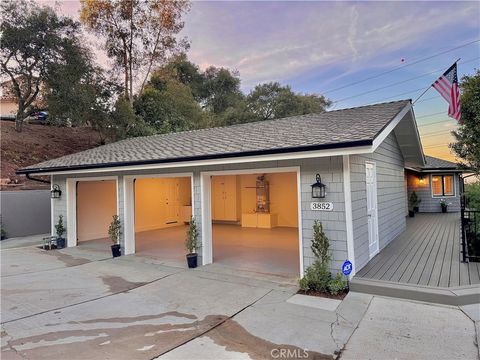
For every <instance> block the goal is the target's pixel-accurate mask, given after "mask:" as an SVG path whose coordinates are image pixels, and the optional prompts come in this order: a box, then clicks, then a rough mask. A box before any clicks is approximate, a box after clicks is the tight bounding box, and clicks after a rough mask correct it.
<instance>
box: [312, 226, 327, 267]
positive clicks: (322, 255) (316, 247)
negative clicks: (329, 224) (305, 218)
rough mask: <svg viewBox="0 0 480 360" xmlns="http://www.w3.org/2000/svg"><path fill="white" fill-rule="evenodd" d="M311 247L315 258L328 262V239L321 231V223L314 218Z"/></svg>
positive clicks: (323, 262) (324, 262)
mask: <svg viewBox="0 0 480 360" xmlns="http://www.w3.org/2000/svg"><path fill="white" fill-rule="evenodd" d="M311 249H312V252H313V254H314V255H315V258H317V259H318V260H319V261H320V262H321V263H322V264H328V263H329V262H330V254H329V250H330V241H329V240H328V237H327V236H326V235H325V233H324V232H323V225H322V223H321V222H320V221H318V220H315V222H314V223H313V240H312V245H311Z"/></svg>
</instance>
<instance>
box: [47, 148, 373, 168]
mask: <svg viewBox="0 0 480 360" xmlns="http://www.w3.org/2000/svg"><path fill="white" fill-rule="evenodd" d="M373 151H374V150H373V148H372V146H370V145H366V146H356V147H347V148H341V149H332V150H331V149H327V150H315V151H302V152H292V153H284V154H272V155H256V156H242V157H233V158H222V159H211V160H198V161H182V162H169V163H159V164H146V165H130V166H129V165H124V166H117V167H111V168H109V167H103V168H98V169H78V170H69V171H52V172H49V171H48V169H46V170H45V172H41V173H40V172H39V173H38V174H43V175H69V174H90V173H106V172H117V171H123V172H127V171H137V170H158V169H172V168H181V167H192V166H208V165H228V164H242V163H257V162H262V161H279V160H292V159H310V158H318V157H329V156H340V155H348V154H368V153H372V152H373Z"/></svg>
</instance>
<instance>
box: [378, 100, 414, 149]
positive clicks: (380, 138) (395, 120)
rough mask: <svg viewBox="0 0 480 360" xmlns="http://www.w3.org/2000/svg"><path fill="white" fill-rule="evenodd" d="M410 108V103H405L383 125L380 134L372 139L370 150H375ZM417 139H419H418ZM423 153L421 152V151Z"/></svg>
mask: <svg viewBox="0 0 480 360" xmlns="http://www.w3.org/2000/svg"><path fill="white" fill-rule="evenodd" d="M411 109H412V104H407V105H405V107H404V108H403V109H402V110H401V111H400V112H399V113H398V114H397V115H396V116H395V117H394V118H393V120H392V121H390V123H389V124H388V125H387V126H385V128H384V129H383V130H382V132H381V133H380V134H378V135H377V137H376V138H375V139H374V140H373V145H372V152H374V151H375V150H377V148H378V147H379V146H380V144H381V143H382V142H383V141H384V140H385V139H386V138H387V136H388V135H389V134H390V133H391V132H392V131H393V129H395V127H396V126H397V125H398V123H399V122H400V121H401V120H402V119H403V118H404V116H405V115H406V114H407V113H408V112H409V111H410V110H411ZM418 141H420V140H419V139H418ZM422 154H423V153H422Z"/></svg>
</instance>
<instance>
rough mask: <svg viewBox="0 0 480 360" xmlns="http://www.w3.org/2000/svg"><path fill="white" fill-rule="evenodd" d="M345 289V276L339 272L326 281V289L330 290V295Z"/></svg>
mask: <svg viewBox="0 0 480 360" xmlns="http://www.w3.org/2000/svg"><path fill="white" fill-rule="evenodd" d="M346 289H347V281H346V280H345V277H344V276H343V275H342V274H340V273H338V274H337V276H335V277H333V278H331V279H330V281H329V282H328V291H330V293H331V294H332V295H338V294H340V293H341V292H343V291H345V290H346Z"/></svg>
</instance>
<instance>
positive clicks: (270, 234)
mask: <svg viewBox="0 0 480 360" xmlns="http://www.w3.org/2000/svg"><path fill="white" fill-rule="evenodd" d="M187 229H188V226H187V225H181V226H173V227H169V228H166V229H160V230H151V231H143V232H138V233H136V255H138V256H147V257H151V258H155V259H158V260H164V261H166V262H169V263H171V264H175V263H178V264H179V265H184V264H185V253H186V252H185V247H184V241H185V236H186V235H185V234H186V232H187ZM79 245H80V246H81V247H85V248H88V249H92V250H97V251H101V250H105V249H108V247H109V246H110V245H111V243H110V241H109V240H108V239H98V240H89V241H82V242H80V243H79ZM213 261H214V263H218V264H221V265H224V266H228V267H232V268H237V269H244V270H249V271H253V272H258V273H265V274H275V275H279V276H283V277H287V278H298V276H299V268H300V263H299V255H298V229H297V228H286V227H278V228H273V229H253V228H242V227H241V226H239V225H226V224H214V225H213Z"/></svg>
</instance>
